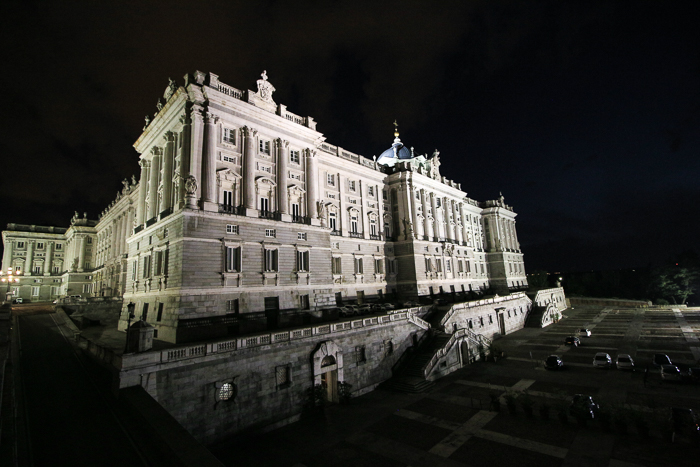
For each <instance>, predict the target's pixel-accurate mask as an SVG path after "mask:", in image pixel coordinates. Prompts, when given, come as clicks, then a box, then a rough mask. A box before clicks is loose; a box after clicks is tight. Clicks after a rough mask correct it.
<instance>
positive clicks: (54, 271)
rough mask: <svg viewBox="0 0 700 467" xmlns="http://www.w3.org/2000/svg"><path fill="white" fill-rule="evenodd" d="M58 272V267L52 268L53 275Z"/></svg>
mask: <svg viewBox="0 0 700 467" xmlns="http://www.w3.org/2000/svg"><path fill="white" fill-rule="evenodd" d="M59 272H60V271H59V269H58V266H54V267H53V273H54V274H58V273H59Z"/></svg>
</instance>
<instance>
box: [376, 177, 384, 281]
mask: <svg viewBox="0 0 700 467" xmlns="http://www.w3.org/2000/svg"><path fill="white" fill-rule="evenodd" d="M380 189H381V188H380V187H379V185H375V186H374V192H375V193H376V196H377V215H378V219H377V222H378V223H379V225H377V234H378V235H379V236H380V238H383V239H384V240H386V237H385V235H384V198H383V195H382V192H381V191H379V190H380ZM385 272H386V271H385Z"/></svg>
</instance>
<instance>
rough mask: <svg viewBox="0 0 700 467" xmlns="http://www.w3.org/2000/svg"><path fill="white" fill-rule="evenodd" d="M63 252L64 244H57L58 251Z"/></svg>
mask: <svg viewBox="0 0 700 467" xmlns="http://www.w3.org/2000/svg"><path fill="white" fill-rule="evenodd" d="M60 250H63V244H62V243H57V244H56V251H60Z"/></svg>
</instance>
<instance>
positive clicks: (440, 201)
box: [435, 198, 442, 208]
mask: <svg viewBox="0 0 700 467" xmlns="http://www.w3.org/2000/svg"><path fill="white" fill-rule="evenodd" d="M440 206H442V200H441V199H440V198H435V207H437V208H439V207H440Z"/></svg>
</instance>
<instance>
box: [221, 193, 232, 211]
mask: <svg viewBox="0 0 700 467" xmlns="http://www.w3.org/2000/svg"><path fill="white" fill-rule="evenodd" d="M222 201H223V203H221V204H223V205H224V206H225V207H231V206H233V191H230V190H224V199H223V200H222Z"/></svg>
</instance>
